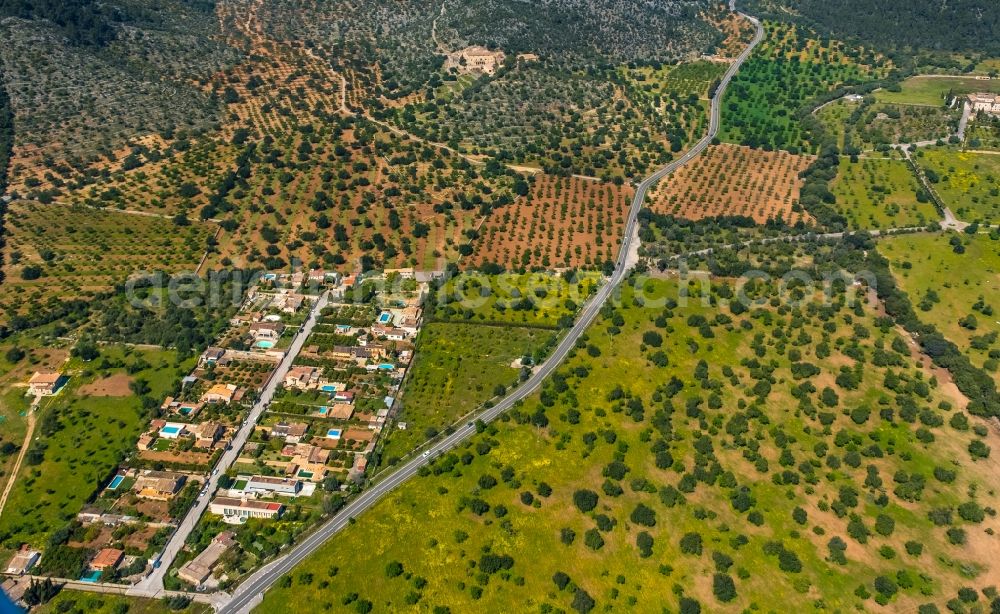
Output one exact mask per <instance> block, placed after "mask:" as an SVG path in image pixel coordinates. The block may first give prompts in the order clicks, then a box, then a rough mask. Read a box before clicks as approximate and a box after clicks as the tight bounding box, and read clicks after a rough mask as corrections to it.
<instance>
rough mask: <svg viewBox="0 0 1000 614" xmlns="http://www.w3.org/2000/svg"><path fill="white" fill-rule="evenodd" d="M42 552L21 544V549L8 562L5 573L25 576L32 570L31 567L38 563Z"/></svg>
mask: <svg viewBox="0 0 1000 614" xmlns="http://www.w3.org/2000/svg"><path fill="white" fill-rule="evenodd" d="M41 556H42V553H41V552H39V551H38V550H32V549H31V548H29V547H28V546H21V549H20V550H18V551H17V554H15V555H14V558H12V559H11V560H10V562H9V563H7V570H6V571H5V572H4V573H7V574H10V575H13V576H23V575H24V574H26V573H28V572H29V571H31V568H32V567H34V566H35V564H36V563H38V559H40V558H41Z"/></svg>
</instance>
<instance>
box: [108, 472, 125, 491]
mask: <svg viewBox="0 0 1000 614" xmlns="http://www.w3.org/2000/svg"><path fill="white" fill-rule="evenodd" d="M124 480H125V476H123V475H116V476H115V479H113V480H111V483H110V484H108V490H114V489H116V488H118V487H119V486H121V483H122V482H123V481H124Z"/></svg>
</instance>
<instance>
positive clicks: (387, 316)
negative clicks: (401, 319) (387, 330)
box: [378, 311, 392, 324]
mask: <svg viewBox="0 0 1000 614" xmlns="http://www.w3.org/2000/svg"><path fill="white" fill-rule="evenodd" d="M389 322H392V314H391V313H389V312H388V311H383V312H382V313H380V314H379V315H378V323H379V324H388V323H389Z"/></svg>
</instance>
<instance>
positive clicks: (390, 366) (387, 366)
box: [378, 362, 396, 371]
mask: <svg viewBox="0 0 1000 614" xmlns="http://www.w3.org/2000/svg"><path fill="white" fill-rule="evenodd" d="M378 368H379V369H382V370H383V371H392V370H393V369H395V368H396V365H394V364H392V363H388V362H383V363H382V364H380V365H379V366H378Z"/></svg>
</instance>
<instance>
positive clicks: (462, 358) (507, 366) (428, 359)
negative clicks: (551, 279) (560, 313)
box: [382, 322, 556, 462]
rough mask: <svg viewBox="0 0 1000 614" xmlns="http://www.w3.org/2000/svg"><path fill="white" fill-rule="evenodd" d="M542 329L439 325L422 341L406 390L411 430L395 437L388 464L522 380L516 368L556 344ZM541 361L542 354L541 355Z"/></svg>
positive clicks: (423, 335)
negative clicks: (515, 366) (525, 358)
mask: <svg viewBox="0 0 1000 614" xmlns="http://www.w3.org/2000/svg"><path fill="white" fill-rule="evenodd" d="M555 338H556V333H555V332H553V331H549V330H544V329H538V328H518V327H507V326H504V327H501V326H490V325H481V324H464V323H445V322H434V323H431V324H428V325H426V326H424V329H423V330H422V331H421V333H420V338H419V339H418V340H417V352H416V358H415V364H414V365H413V367H412V368H411V371H410V374H409V377H408V378H407V380H406V384H405V387H404V389H403V397H402V399H401V403H402V407H403V409H402V413H401V414H400V417H399V419H400V420H401V421H404V422H406V423H407V428H406V430H395V431H392V432H391V433H389V435H388V442H387V444H386V447H385V451H384V452H383V454H382V458H384V459H385V460H386V461H387V462H392V459H393V458H398V457H402V456H403V455H405V454H406V453H407V452H409V451H410V450H412V449H413V448H415V447H416V446H418V445H419V444H421V443H423V442H424V441H426V440H427V439H428V438H429V437H430V436H433V435H434V434H435V433H436V432H440V431H441V430H442V429H444V428H445V427H447V426H448V425H450V424H452V423H453V422H455V420H457V419H458V418H460V417H461V416H463V415H465V414H467V413H468V412H470V411H472V410H473V409H475V408H477V407H478V406H480V405H481V404H482V403H483V402H485V401H487V400H488V399H490V398H492V397H494V396H496V395H497V394H498V393H500V392H501V391H502V389H503V388H504V387H507V386H510V385H511V384H514V383H515V382H517V381H518V377H519V375H520V370H519V369H517V368H514V367H512V366H511V364H512V363H513V362H514V361H515V360H517V359H519V358H521V357H522V356H524V355H528V356H531V355H533V354H535V353H536V352H539V351H541V350H543V349H544V348H546V347H547V346H549V345H550V344H551V343H553V342H554V340H555ZM539 357H540V355H539Z"/></svg>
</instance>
